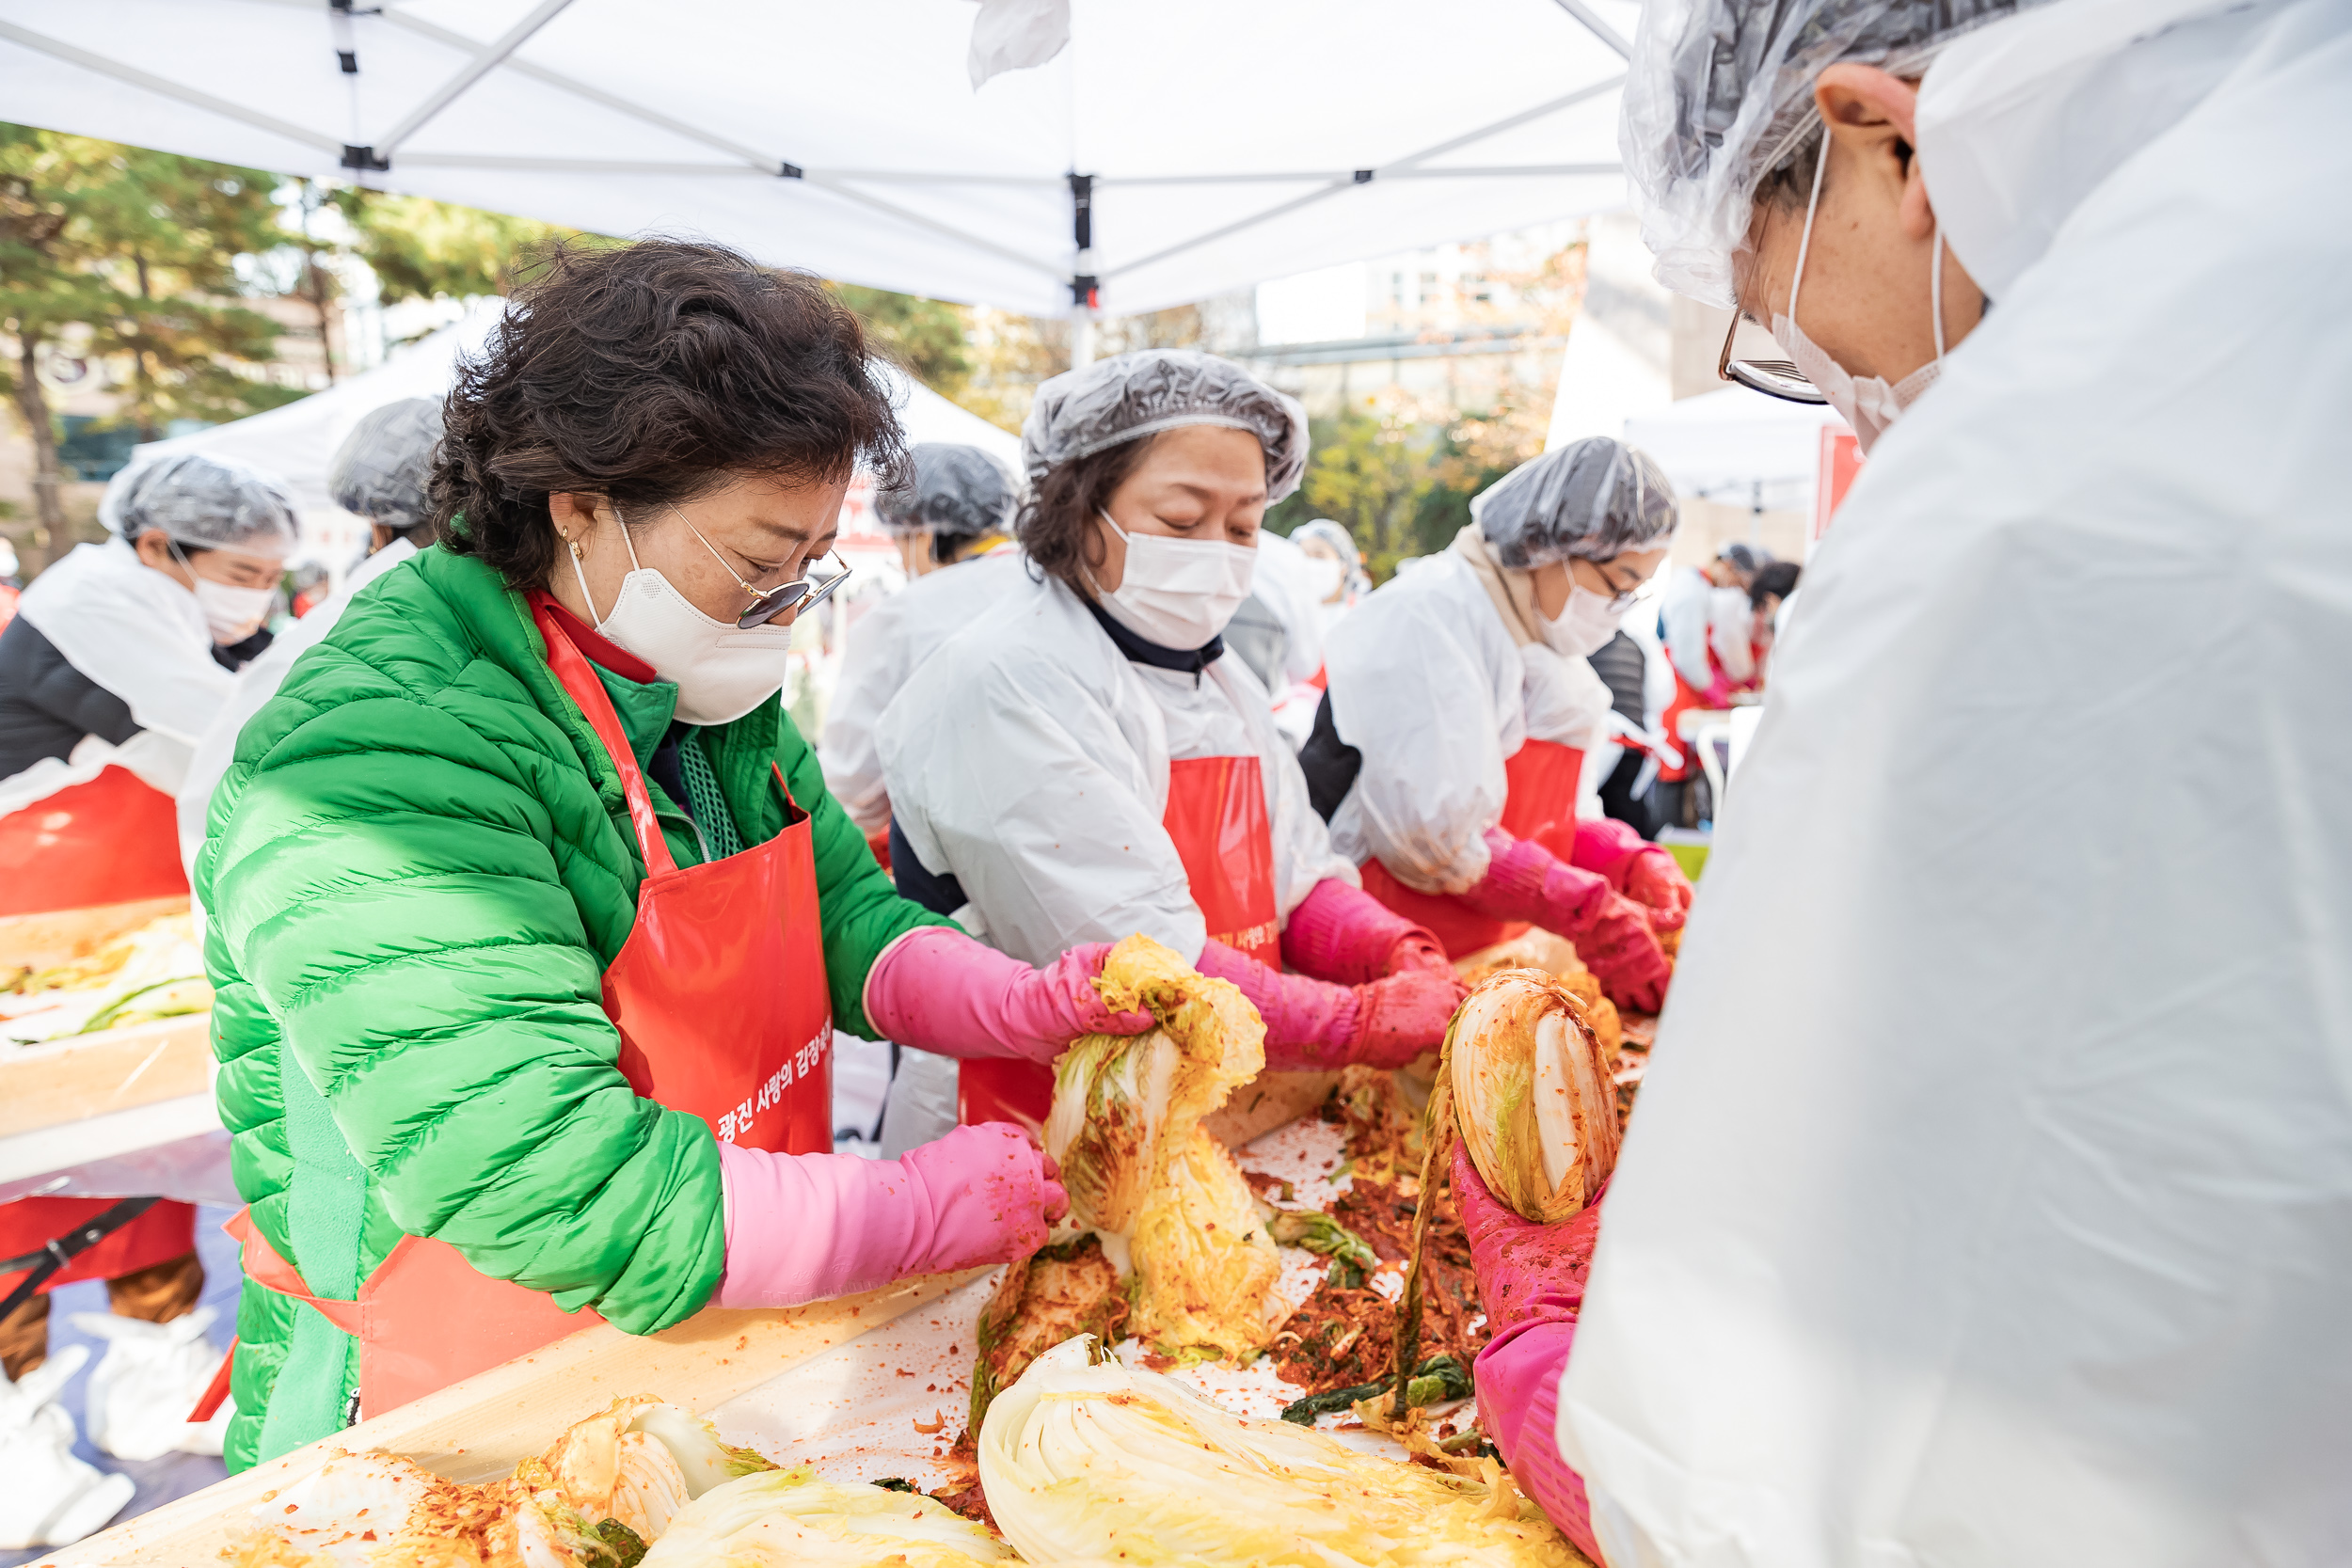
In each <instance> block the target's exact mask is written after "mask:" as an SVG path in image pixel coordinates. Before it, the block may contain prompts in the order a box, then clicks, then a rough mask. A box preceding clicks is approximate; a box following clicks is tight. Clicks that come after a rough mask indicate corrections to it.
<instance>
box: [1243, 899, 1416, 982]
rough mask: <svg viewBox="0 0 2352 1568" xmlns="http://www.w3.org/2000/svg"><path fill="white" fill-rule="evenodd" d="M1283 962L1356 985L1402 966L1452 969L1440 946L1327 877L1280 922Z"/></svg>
mask: <svg viewBox="0 0 2352 1568" xmlns="http://www.w3.org/2000/svg"><path fill="white" fill-rule="evenodd" d="M1282 961H1283V962H1284V963H1286V964H1288V965H1290V966H1291V967H1292V968H1293V969H1295V970H1297V971H1298V972H1299V973H1300V974H1311V975H1313V976H1314V977H1315V978H1316V979H1318V980H1337V981H1340V982H1341V983H1343V984H1344V985H1355V984H1358V983H1359V982H1361V981H1364V980H1377V979H1379V978H1380V977H1381V976H1382V975H1384V974H1403V973H1405V972H1406V970H1413V969H1424V970H1428V971H1431V972H1432V973H1435V972H1438V971H1445V972H1447V973H1449V974H1450V973H1452V971H1453V968H1454V966H1453V965H1452V964H1451V963H1449V962H1448V961H1447V960H1446V956H1445V949H1444V948H1443V947H1440V946H1439V945H1438V939H1437V938H1436V937H1435V936H1434V935H1432V934H1431V933H1430V931H1429V928H1428V927H1425V926H1416V925H1414V924H1413V923H1412V922H1411V921H1409V920H1407V919H1406V918H1405V917H1404V916H1403V915H1401V914H1399V913H1397V912H1396V911H1394V910H1391V909H1390V908H1389V907H1388V906H1387V905H1386V904H1383V903H1382V902H1380V900H1379V899H1377V898H1375V897H1374V896H1373V895H1371V894H1369V893H1366V892H1365V891H1364V890H1363V889H1362V888H1359V887H1350V886H1348V885H1347V883H1345V882H1343V881H1340V880H1338V879H1336V878H1331V877H1326V878H1325V879H1323V880H1321V881H1319V882H1317V883H1316V884H1315V885H1314V886H1313V887H1312V888H1311V889H1310V890H1309V891H1308V894H1307V896H1306V897H1304V898H1302V899H1300V900H1299V901H1298V907H1297V908H1296V909H1295V910H1293V911H1291V917H1290V919H1289V920H1287V921H1285V922H1284V923H1283V926H1282Z"/></svg>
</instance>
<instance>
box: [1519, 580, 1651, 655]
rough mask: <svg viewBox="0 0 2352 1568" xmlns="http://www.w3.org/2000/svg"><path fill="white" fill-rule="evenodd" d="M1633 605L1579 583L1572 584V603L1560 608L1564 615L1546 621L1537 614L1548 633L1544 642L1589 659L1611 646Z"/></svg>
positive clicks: (1558, 650) (1561, 652)
mask: <svg viewBox="0 0 2352 1568" xmlns="http://www.w3.org/2000/svg"><path fill="white" fill-rule="evenodd" d="M1629 608H1630V607H1629V606H1627V605H1621V604H1619V603H1618V602H1617V601H1616V600H1615V599H1614V598H1613V597H1611V596H1610V595H1609V594H1596V593H1594V592H1593V591H1592V590H1591V589H1589V588H1585V587H1581V586H1580V585H1578V584H1575V583H1570V584H1569V585H1568V602H1567V603H1566V604H1565V605H1563V606H1562V607H1561V610H1560V618H1559V619H1558V620H1556V621H1546V620H1543V618H1542V617H1541V616H1538V617H1537V620H1538V622H1539V623H1540V625H1541V626H1542V630H1543V634H1544V645H1545V646H1546V647H1548V648H1549V649H1550V650H1551V651H1552V652H1553V653H1555V654H1559V655H1561V656H1562V657H1566V658H1586V657H1591V656H1592V655H1594V654H1597V653H1598V652H1600V651H1601V649H1603V648H1605V647H1607V646H1608V645H1609V642H1610V640H1611V639H1613V638H1614V637H1615V636H1616V635H1617V626H1618V623H1620V622H1621V621H1623V620H1624V619H1625V612H1626V610H1628V609H1629Z"/></svg>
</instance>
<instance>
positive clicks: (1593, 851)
mask: <svg viewBox="0 0 2352 1568" xmlns="http://www.w3.org/2000/svg"><path fill="white" fill-rule="evenodd" d="M1568 863H1569V864H1570V865H1573V866H1575V867H1576V868H1577V869H1578V870H1580V871H1597V872H1599V873H1600V874H1601V875H1602V876H1604V877H1606V878H1608V879H1609V885H1610V886H1611V887H1613V888H1615V889H1616V890H1617V891H1618V892H1619V893H1622V894H1624V895H1626V896H1627V897H1629V898H1630V899H1632V900H1633V901H1634V902H1635V903H1637V904H1639V905H1641V906H1642V907H1643V908H1644V909H1645V910H1647V911H1649V924H1650V929H1651V930H1653V931H1673V930H1679V929H1680V928H1681V927H1682V923H1683V921H1684V920H1685V919H1686V918H1688V917H1689V915H1690V913H1691V894H1692V888H1691V879H1689V878H1688V877H1685V876H1684V875H1683V874H1682V867H1681V865H1680V864H1679V863H1677V861H1676V860H1675V858H1674V856H1672V855H1670V854H1668V853H1667V852H1666V851H1665V850H1663V849H1661V848H1660V847H1658V846H1657V845H1655V844H1652V843H1650V842H1649V841H1648V840H1646V839H1645V838H1643V837H1642V835H1641V834H1640V833H1637V832H1634V831H1633V830H1632V829H1631V828H1630V827H1629V826H1628V825H1627V824H1625V823H1623V822H1618V821H1615V820H1613V819H1612V818H1608V817H1602V818H1598V819H1596V818H1592V817H1583V818H1580V819H1579V820H1578V822H1577V824H1576V848H1575V851H1574V852H1573V853H1572V854H1570V855H1569V856H1568Z"/></svg>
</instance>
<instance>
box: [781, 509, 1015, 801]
mask: <svg viewBox="0 0 2352 1568" xmlns="http://www.w3.org/2000/svg"><path fill="white" fill-rule="evenodd" d="M1027 559H1028V558H1027V557H1025V556H1024V555H1023V554H1022V553H1021V552H1020V551H1019V550H1018V549H1015V548H1012V547H1011V546H1005V547H1003V548H1000V549H997V550H994V551H993V552H991V553H990V554H987V555H983V556H978V557H976V558H974V559H973V560H970V561H959V562H955V563H954V564H952V565H948V566H943V567H941V568H940V569H939V570H938V571H936V572H926V573H925V574H924V575H923V576H921V577H919V578H915V579H914V581H913V582H910V583H908V584H907V585H906V586H905V587H904V588H901V589H900V590H898V592H897V593H896V594H891V595H890V596H889V597H888V598H886V599H883V600H882V602H880V603H879V604H877V605H875V606H874V607H873V608H872V609H871V610H867V611H866V613H865V614H864V615H862V616H860V617H859V618H858V623H857V625H856V626H852V627H850V642H849V647H848V649H847V650H846V651H845V652H844V653H843V655H842V657H841V682H840V684H839V685H838V686H837V687H835V688H834V694H833V702H832V704H831V705H830V706H828V707H827V708H826V710H825V733H824V742H823V744H822V745H821V746H819V747H818V753H817V755H818V761H819V762H820V763H822V764H823V765H824V769H825V787H826V788H827V789H828V790H831V791H832V792H833V798H834V800H838V801H840V802H841V807H842V809H843V810H844V811H847V812H848V813H849V814H850V820H851V821H854V822H855V823H856V824H857V825H858V828H859V830H860V831H861V832H866V833H868V834H871V833H875V832H881V831H882V829H883V828H884V827H886V826H888V824H889V822H890V790H889V787H888V785H887V784H885V783H884V782H883V779H882V754H881V753H880V752H878V751H877V750H876V749H875V746H874V728H875V725H876V724H877V723H879V722H880V721H881V719H882V710H883V709H884V708H887V707H888V706H889V705H890V704H891V701H892V699H894V698H896V697H897V696H898V692H899V691H900V690H901V689H903V688H904V687H905V686H906V683H907V677H908V676H909V675H912V674H913V673H914V671H915V669H916V668H917V667H918V666H919V665H921V664H922V662H923V661H924V660H925V659H927V658H929V657H931V655H932V654H933V653H935V652H936V651H938V649H939V646H940V645H941V644H942V643H944V642H946V641H947V640H948V639H949V638H951V637H953V636H954V635H955V634H956V633H957V632H960V631H961V630H962V629H963V628H964V627H965V626H970V625H971V624H972V623H973V622H974V621H976V620H977V619H978V618H979V617H980V616H981V615H982V614H984V613H986V612H987V611H988V610H990V609H991V608H993V606H994V605H995V604H996V602H997V601H998V600H1000V599H1002V598H1003V597H1004V596H1005V595H1006V594H1008V593H1009V592H1011V590H1012V588H1013V586H1014V585H1015V584H1016V583H1019V582H1021V581H1023V580H1024V571H1025V565H1026V562H1027Z"/></svg>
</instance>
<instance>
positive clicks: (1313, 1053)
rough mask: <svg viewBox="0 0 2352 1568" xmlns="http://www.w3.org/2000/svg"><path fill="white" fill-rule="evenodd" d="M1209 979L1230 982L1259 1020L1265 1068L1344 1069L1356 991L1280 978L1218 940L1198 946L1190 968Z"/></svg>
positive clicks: (1354, 1027) (1353, 1030)
mask: <svg viewBox="0 0 2352 1568" xmlns="http://www.w3.org/2000/svg"><path fill="white" fill-rule="evenodd" d="M1194 967H1195V968H1197V969H1199V970H1200V973H1201V974H1205V975H1207V976H1208V977H1209V978H1211V979H1212V980H1230V981H1232V983H1233V984H1234V985H1235V986H1237V987H1239V988H1240V989H1241V993H1242V994H1243V995H1244V996H1246V997H1248V999H1249V1005H1250V1006H1253V1007H1255V1008H1257V1009H1258V1016H1259V1017H1260V1018H1262V1019H1263V1020H1265V1065H1266V1066H1267V1067H1269V1068H1272V1069H1276V1070H1278V1071H1293V1070H1296V1069H1299V1068H1303V1067H1309V1066H1312V1067H1338V1066H1343V1065H1345V1062H1346V1060H1347V1057H1348V1048H1349V1047H1350V1046H1352V1045H1353V1044H1354V1043H1355V1041H1356V1038H1357V1035H1358V1028H1359V1021H1358V1016H1357V1015H1358V1012H1359V1009H1360V1007H1361V1001H1360V999H1359V996H1358V994H1357V991H1356V989H1355V988H1354V987H1352V986H1335V985H1332V984H1330V983H1329V982H1327V981H1324V980H1311V979H1309V978H1308V977H1307V976H1306V975H1304V974H1283V973H1282V972H1281V971H1279V970H1278V969H1274V968H1271V967H1269V966H1268V965H1265V964H1262V963H1260V962H1259V961H1258V960H1257V959H1255V958H1250V957H1249V956H1248V954H1246V953H1242V952H1240V951H1238V950H1237V949H1234V948H1232V947H1228V946H1226V945H1225V943H1223V942H1205V943H1203V944H1202V945H1201V948H1200V962H1199V963H1198V964H1196V965H1195V966H1194Z"/></svg>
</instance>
